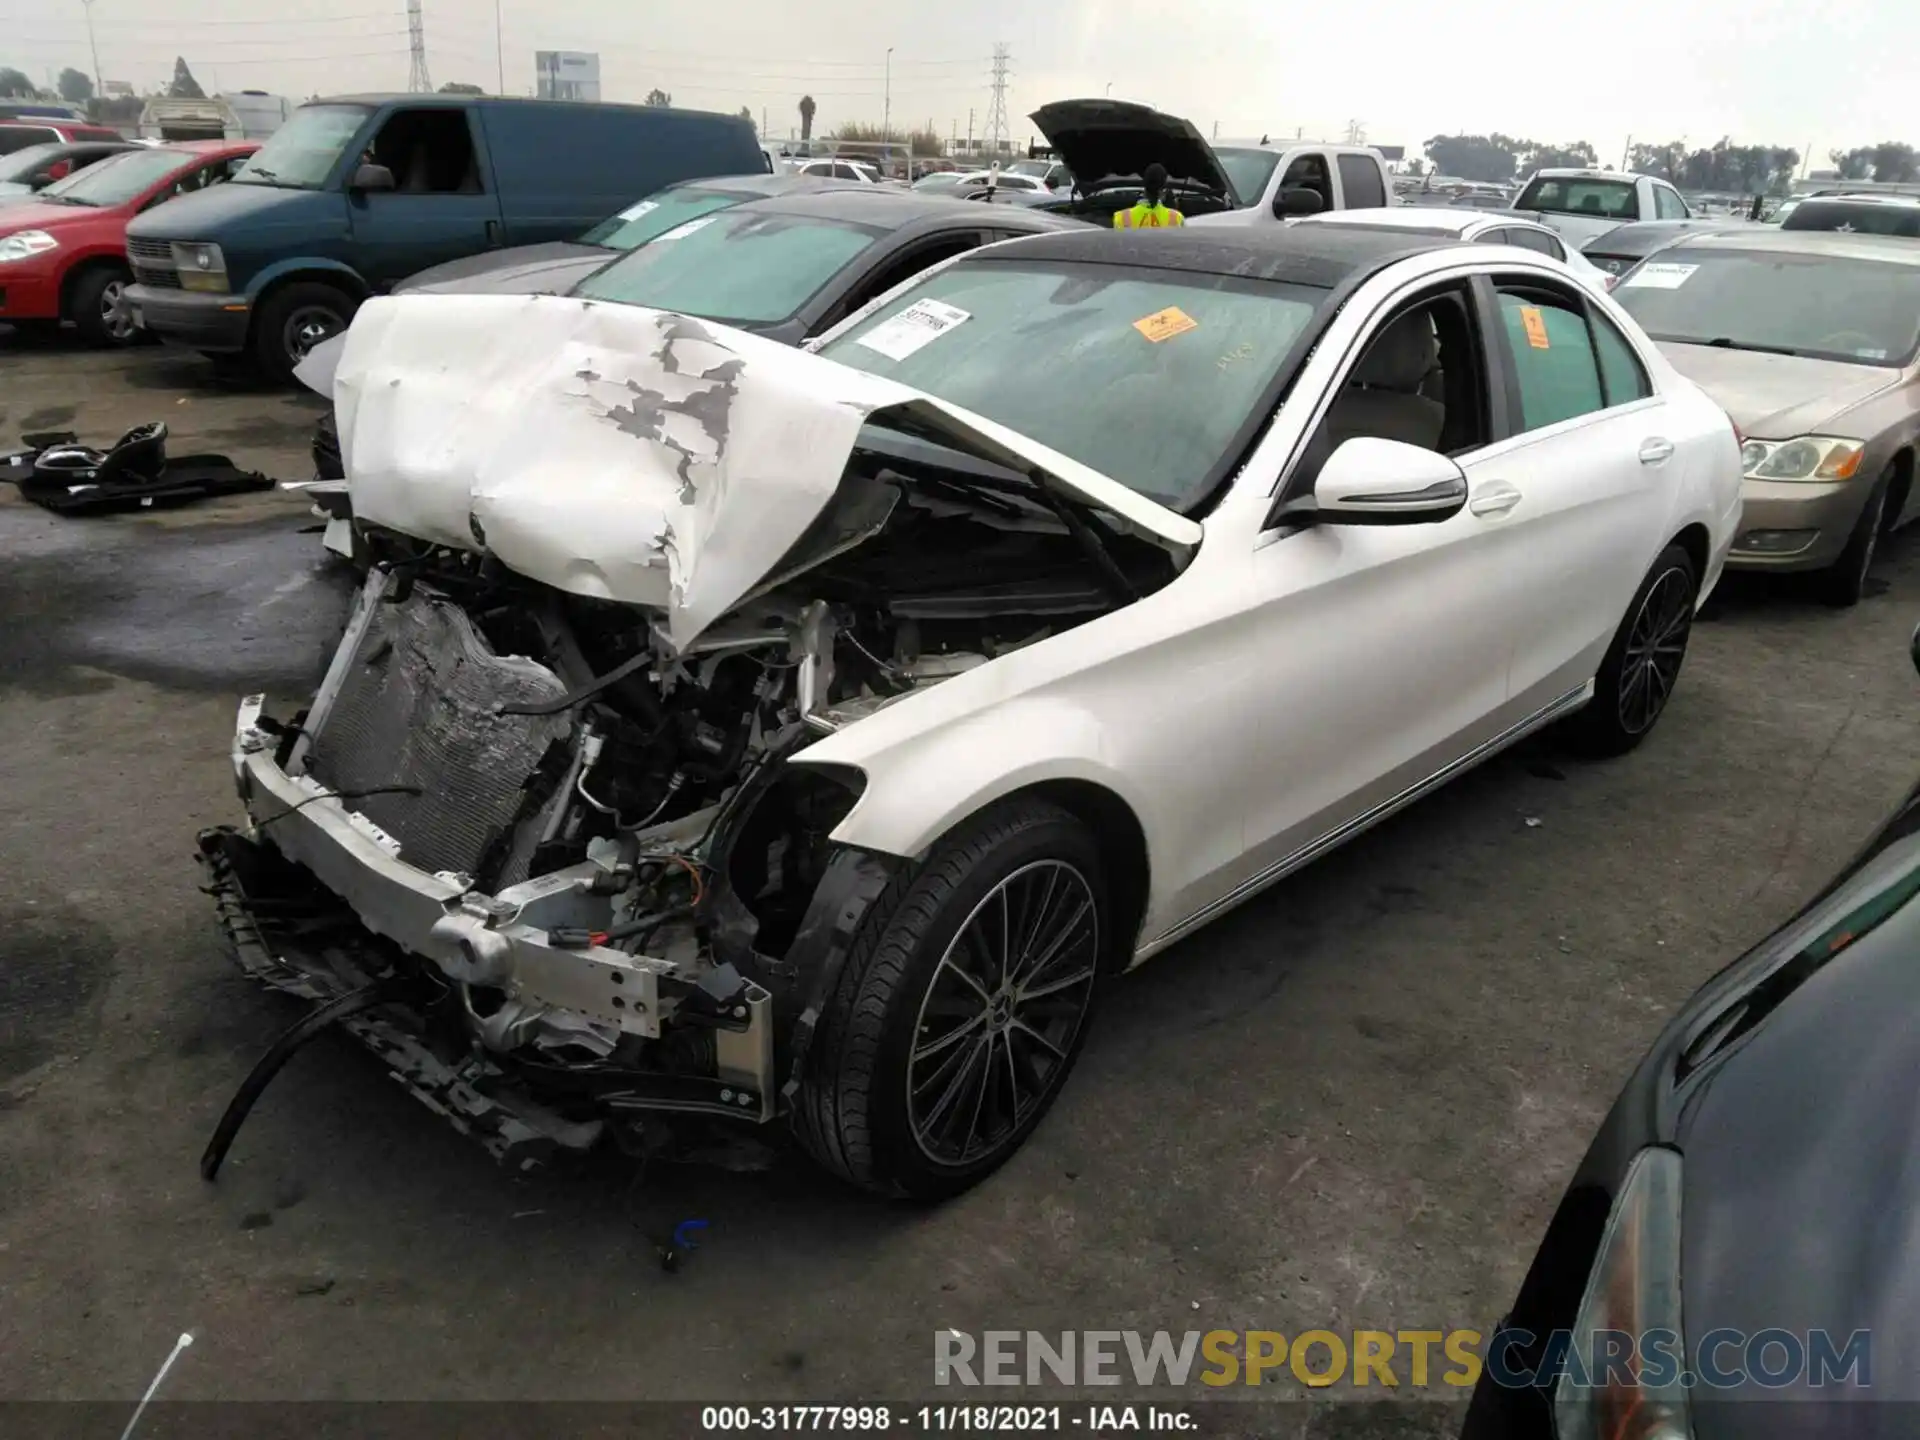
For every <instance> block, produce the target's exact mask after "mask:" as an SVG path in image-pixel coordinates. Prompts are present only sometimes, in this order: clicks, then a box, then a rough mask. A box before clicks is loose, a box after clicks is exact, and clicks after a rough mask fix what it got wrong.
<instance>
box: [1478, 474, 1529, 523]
mask: <svg viewBox="0 0 1920 1440" xmlns="http://www.w3.org/2000/svg"><path fill="white" fill-rule="evenodd" d="M1519 503H1520V492H1519V491H1518V490H1516V489H1514V487H1513V486H1511V485H1509V484H1507V483H1506V481H1504V480H1494V481H1492V482H1490V483H1488V484H1486V485H1482V486H1481V487H1480V488H1479V489H1478V490H1477V491H1475V492H1474V496H1473V498H1472V499H1471V500H1469V501H1468V502H1467V509H1469V510H1471V511H1472V512H1473V513H1474V514H1476V515H1504V514H1506V513H1507V511H1509V510H1511V509H1513V507H1514V506H1516V505H1518V504H1519Z"/></svg>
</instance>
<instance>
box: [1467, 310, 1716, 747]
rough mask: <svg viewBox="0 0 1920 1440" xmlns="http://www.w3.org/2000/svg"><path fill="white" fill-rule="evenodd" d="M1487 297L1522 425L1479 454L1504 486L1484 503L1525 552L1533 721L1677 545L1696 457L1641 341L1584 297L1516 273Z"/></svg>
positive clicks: (1514, 554)
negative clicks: (1671, 532) (1683, 488)
mask: <svg viewBox="0 0 1920 1440" xmlns="http://www.w3.org/2000/svg"><path fill="white" fill-rule="evenodd" d="M1479 290H1480V294H1481V303H1482V305H1483V307H1484V308H1485V310H1486V311H1487V312H1488V313H1489V314H1490V317H1491V319H1490V323H1489V324H1488V326H1487V329H1488V330H1489V332H1490V333H1491V334H1492V336H1493V345H1492V351H1493V355H1494V359H1495V363H1496V364H1497V366H1498V367H1499V368H1500V370H1501V371H1502V372H1503V383H1504V384H1505V387H1506V394H1507V412H1508V414H1509V416H1510V417H1511V424H1510V433H1509V435H1508V437H1507V438H1506V439H1504V440H1502V441H1499V442H1498V443H1496V444H1494V445H1492V446H1489V447H1488V449H1487V451H1486V453H1485V454H1483V455H1482V456H1481V457H1480V467H1481V469H1482V470H1483V472H1484V474H1485V476H1486V481H1487V484H1488V486H1489V487H1492V488H1491V490H1490V492H1489V493H1486V494H1477V495H1476V498H1475V502H1474V503H1475V504H1478V505H1481V506H1482V507H1483V513H1484V514H1486V515H1487V516H1488V517H1489V518H1492V519H1496V520H1497V521H1498V523H1500V524H1502V525H1504V526H1506V527H1508V528H1509V529H1510V530H1511V531H1512V532H1513V533H1514V534H1515V535H1516V536H1517V537H1519V538H1520V539H1522V540H1523V541H1524V543H1522V544H1520V545H1517V546H1514V547H1511V548H1509V549H1508V550H1507V551H1506V552H1505V563H1506V564H1507V565H1508V566H1509V567H1510V568H1509V569H1508V570H1507V572H1506V573H1505V575H1504V576H1503V580H1504V582H1505V584H1506V586H1507V588H1508V590H1509V593H1510V594H1511V596H1512V601H1513V604H1514V606H1515V621H1516V625H1517V631H1516V637H1515V645H1514V653H1513V668H1512V674H1511V678H1510V682H1509V683H1510V689H1511V691H1512V694H1513V697H1514V702H1515V706H1516V708H1517V709H1519V710H1520V711H1522V712H1523V713H1526V712H1531V711H1532V710H1536V709H1538V708H1540V707H1541V706H1543V705H1545V704H1548V703H1549V702H1551V701H1553V700H1555V699H1557V698H1559V697H1560V696H1561V695H1563V694H1565V693H1566V692H1567V691H1569V690H1571V689H1573V688H1574V687H1576V686H1579V685H1581V684H1583V683H1585V682H1586V681H1587V680H1588V679H1589V678H1591V677H1592V675H1593V673H1594V672H1595V671H1596V670H1597V669H1598V668H1599V665H1600V660H1601V657H1602V656H1603V655H1604V654H1605V652H1606V648H1607V645H1608V643H1609V641H1610V640H1611V639H1612V637H1613V633H1614V631H1615V629H1617V628H1618V626H1619V623H1620V619H1621V617H1622V616H1623V615H1624V614H1625V613H1626V608H1627V604H1628V602H1629V601H1630V600H1631V599H1632V598H1633V592H1634V591H1635V590H1636V589H1637V588H1638V587H1639V584H1640V581H1641V580H1642V578H1644V576H1645V575H1646V571H1647V567H1648V566H1649V565H1651V564H1652V563H1653V558H1654V555H1655V553H1656V552H1657V551H1658V549H1659V547H1660V544H1661V542H1662V541H1663V540H1664V539H1665V538H1666V537H1665V536H1664V534H1663V533H1662V529H1663V527H1664V526H1665V524H1666V521H1667V516H1668V514H1669V513H1670V510H1671V499H1672V491H1673V490H1674V489H1675V488H1676V486H1677V483H1678V478H1679V477H1678V470H1679V467H1680V465H1681V464H1682V463H1683V458H1682V457H1683V451H1682V447H1681V445H1680V439H1681V437H1680V436H1678V435H1676V434H1674V433H1672V432H1671V430H1670V426H1671V424H1672V423H1673V421H1674V419H1675V417H1674V416H1672V415H1671V414H1670V413H1669V410H1668V406H1667V402H1666V401H1665V400H1664V399H1662V398H1661V397H1660V396H1659V395H1658V394H1657V393H1656V392H1655V391H1654V388H1653V385H1652V382H1651V381H1650V380H1649V378H1648V375H1647V370H1646V366H1645V365H1644V363H1643V362H1642V361H1641V359H1640V357H1639V355H1638V354H1637V353H1636V352H1635V350H1634V348H1633V346H1632V344H1631V342H1629V341H1628V339H1627V338H1626V336H1625V334H1624V333H1623V332H1622V331H1621V329H1620V328H1619V327H1618V326H1617V325H1615V324H1614V323H1613V321H1612V320H1610V319H1608V318H1607V316H1606V314H1605V313H1604V312H1603V311H1602V310H1601V309H1600V308H1599V306H1598V305H1596V304H1594V303H1593V301H1592V300H1591V299H1590V298H1589V297H1588V296H1586V295H1584V294H1582V293H1581V291H1580V290H1579V288H1578V287H1576V286H1573V285H1569V284H1566V283H1564V282H1561V281H1558V280H1548V279H1546V278H1544V277H1538V276H1530V275H1517V274H1516V275H1509V276H1498V275H1496V276H1494V277H1492V278H1490V279H1487V280H1483V281H1481V282H1480V286H1479ZM1494 507H1498V508H1494Z"/></svg>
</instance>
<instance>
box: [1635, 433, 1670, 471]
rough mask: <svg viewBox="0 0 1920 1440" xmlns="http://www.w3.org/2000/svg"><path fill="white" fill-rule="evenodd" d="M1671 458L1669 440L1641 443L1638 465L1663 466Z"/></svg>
mask: <svg viewBox="0 0 1920 1440" xmlns="http://www.w3.org/2000/svg"><path fill="white" fill-rule="evenodd" d="M1672 458H1673V442H1672V441H1671V440H1661V439H1657V438H1656V439H1653V440H1646V441H1643V442H1641V445H1640V463H1641V464H1642V465H1664V464H1666V463H1667V461H1669V460H1671V459H1672Z"/></svg>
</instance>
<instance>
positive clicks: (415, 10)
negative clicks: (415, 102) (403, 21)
mask: <svg viewBox="0 0 1920 1440" xmlns="http://www.w3.org/2000/svg"><path fill="white" fill-rule="evenodd" d="M407 44H408V45H410V46H411V47H412V48H413V65H412V67H411V68H410V69H409V70H408V71H407V89H408V91H409V92H411V93H412V94H415V95H425V94H428V93H429V92H431V91H432V89H433V81H431V80H429V79H428V78H427V27H426V22H425V21H423V20H422V19H421V18H420V0H407Z"/></svg>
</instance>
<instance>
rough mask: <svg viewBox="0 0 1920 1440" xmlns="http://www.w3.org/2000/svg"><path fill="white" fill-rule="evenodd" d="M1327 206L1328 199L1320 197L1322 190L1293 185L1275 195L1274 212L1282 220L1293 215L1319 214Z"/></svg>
mask: <svg viewBox="0 0 1920 1440" xmlns="http://www.w3.org/2000/svg"><path fill="white" fill-rule="evenodd" d="M1326 208H1327V205H1326V201H1324V200H1322V199H1321V198H1320V192H1319V191H1318V190H1309V189H1307V188H1306V187H1305V186H1304V185H1295V186H1291V187H1289V188H1288V189H1285V190H1282V191H1281V192H1280V193H1279V194H1278V195H1276V196H1274V197H1273V213H1274V215H1275V217H1276V218H1278V219H1281V220H1285V219H1286V218H1287V217H1288V216H1291V215H1318V214H1319V213H1320V212H1321V211H1322V210H1324V209H1326Z"/></svg>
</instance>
